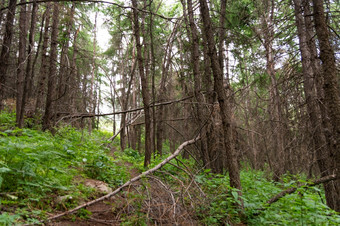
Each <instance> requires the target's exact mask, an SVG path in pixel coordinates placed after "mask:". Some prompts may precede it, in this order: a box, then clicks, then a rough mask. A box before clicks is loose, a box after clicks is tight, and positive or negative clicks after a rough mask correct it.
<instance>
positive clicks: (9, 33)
mask: <svg viewBox="0 0 340 226" xmlns="http://www.w3.org/2000/svg"><path fill="white" fill-rule="evenodd" d="M16 3H17V1H16V0H9V3H8V12H7V17H6V23H5V34H4V38H3V42H2V49H1V54H0V111H1V110H2V109H3V107H4V106H3V100H4V98H5V83H6V74H7V68H8V63H9V53H10V50H11V47H12V37H13V22H14V16H15V9H16Z"/></svg>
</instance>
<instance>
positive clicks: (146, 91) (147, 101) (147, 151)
mask: <svg viewBox="0 0 340 226" xmlns="http://www.w3.org/2000/svg"><path fill="white" fill-rule="evenodd" d="M132 6H133V7H134V8H133V24H134V36H135V39H136V48H137V60H138V68H139V75H140V78H141V83H142V98H143V104H144V114H145V157H144V166H145V167H146V166H148V165H149V164H150V161H151V117H150V97H149V88H148V79H147V78H146V76H145V74H144V66H143V57H142V46H141V43H140V34H139V32H140V31H139V22H138V10H137V7H138V5H137V0H132Z"/></svg>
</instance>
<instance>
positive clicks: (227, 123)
mask: <svg viewBox="0 0 340 226" xmlns="http://www.w3.org/2000/svg"><path fill="white" fill-rule="evenodd" d="M199 2H200V11H201V14H202V19H203V27H204V35H206V37H207V42H208V51H209V52H208V55H209V57H210V61H211V69H212V72H213V76H214V90H215V92H216V93H217V96H218V103H219V106H220V114H221V118H222V124H223V132H224V144H225V149H226V150H225V152H226V156H227V162H228V170H229V177H230V186H231V187H233V188H236V189H239V191H241V189H242V188H241V180H240V170H239V166H238V163H237V158H236V153H235V144H234V142H233V135H232V134H233V132H232V125H231V109H230V106H229V104H228V97H227V96H226V93H225V89H224V87H223V73H222V71H221V67H220V65H219V62H218V57H217V51H216V47H215V40H214V32H213V28H212V24H211V19H210V15H209V8H208V5H207V2H206V1H205V0H200V1H199ZM240 193H241V192H240Z"/></svg>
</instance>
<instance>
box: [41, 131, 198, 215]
mask: <svg viewBox="0 0 340 226" xmlns="http://www.w3.org/2000/svg"><path fill="white" fill-rule="evenodd" d="M199 139H200V136H197V137H196V138H194V139H192V140H188V141H186V142H184V143H182V144H181V145H180V146H179V147H178V148H177V150H176V151H175V152H174V153H173V154H171V155H170V156H169V157H167V158H166V159H164V160H163V161H162V162H161V163H159V164H158V165H157V166H155V167H153V168H152V169H149V170H147V171H145V172H143V173H141V174H140V175H138V176H136V177H134V178H132V179H130V180H129V181H127V182H126V183H125V184H123V185H122V186H120V187H119V188H117V189H116V190H114V191H113V192H111V193H109V194H107V195H104V196H102V197H100V198H98V199H95V200H92V201H90V202H87V203H84V204H82V205H80V206H77V207H76V208H74V209H71V210H68V211H66V212H63V213H60V214H57V215H55V216H52V217H50V218H48V219H47V221H52V220H55V219H57V218H60V217H62V216H66V215H69V214H72V213H74V212H76V211H77V210H79V209H82V208H85V207H88V206H91V205H93V204H95V203H97V202H100V201H103V200H105V199H108V198H110V197H112V196H114V195H116V194H118V193H119V192H120V191H122V190H123V189H124V188H125V187H128V186H129V185H131V184H132V183H134V182H136V181H138V180H140V179H142V178H143V177H146V176H147V175H149V174H151V173H153V172H155V171H157V170H158V169H160V168H161V167H162V166H164V165H165V164H167V163H168V162H170V161H171V160H172V159H174V158H175V157H177V156H178V155H179V154H180V153H181V151H182V150H183V149H184V147H186V146H188V145H190V144H193V143H195V142H196V141H198V140H199Z"/></svg>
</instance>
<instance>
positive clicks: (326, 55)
mask: <svg viewBox="0 0 340 226" xmlns="http://www.w3.org/2000/svg"><path fill="white" fill-rule="evenodd" d="M313 9H314V13H313V17H314V23H315V29H316V35H317V37H318V40H319V46H320V58H321V61H322V77H323V80H324V84H323V90H324V93H325V105H326V108H327V112H328V115H329V117H330V121H331V125H332V126H333V128H332V129H333V134H334V140H333V141H332V146H333V148H332V149H331V150H332V152H333V153H331V156H334V157H333V158H334V173H335V174H339V173H340V96H339V84H338V75H337V68H336V65H335V56H334V50H333V49H332V46H331V44H330V41H329V30H328V26H327V23H326V17H325V13H324V6H323V1H322V0H313ZM334 186H335V189H336V192H334V194H333V195H334V200H336V202H335V203H334V204H333V205H334V206H330V207H331V208H332V209H334V210H335V211H338V212H340V202H339V200H340V179H338V180H336V181H335V182H334Z"/></svg>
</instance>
